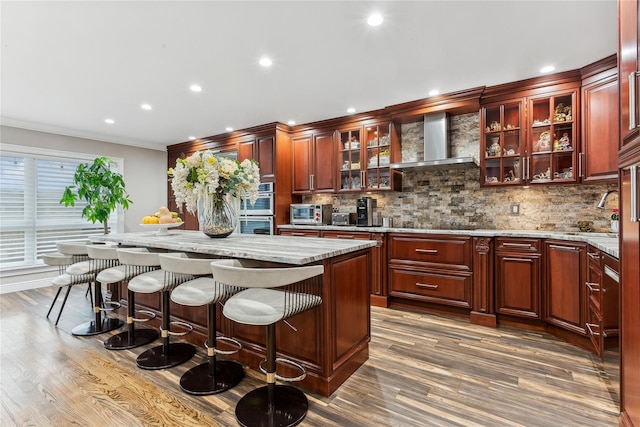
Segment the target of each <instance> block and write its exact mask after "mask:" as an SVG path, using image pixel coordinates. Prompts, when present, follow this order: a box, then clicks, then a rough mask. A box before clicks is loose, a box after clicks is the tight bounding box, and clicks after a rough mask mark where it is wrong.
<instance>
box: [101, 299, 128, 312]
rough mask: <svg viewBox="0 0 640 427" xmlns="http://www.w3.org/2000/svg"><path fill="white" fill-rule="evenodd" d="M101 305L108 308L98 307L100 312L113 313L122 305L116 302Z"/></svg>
mask: <svg viewBox="0 0 640 427" xmlns="http://www.w3.org/2000/svg"><path fill="white" fill-rule="evenodd" d="M103 304H105V305H108V306H109V307H98V310H100V311H107V312H108V311H114V310H117V309H119V308H120V307H122V304H120V303H119V302H116V301H104V302H103Z"/></svg>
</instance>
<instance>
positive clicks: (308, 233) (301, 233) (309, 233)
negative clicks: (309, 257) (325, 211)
mask: <svg viewBox="0 0 640 427" xmlns="http://www.w3.org/2000/svg"><path fill="white" fill-rule="evenodd" d="M279 232H280V235H282V236H298V237H320V230H291V229H284V230H279Z"/></svg>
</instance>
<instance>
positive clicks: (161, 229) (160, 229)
mask: <svg viewBox="0 0 640 427" xmlns="http://www.w3.org/2000/svg"><path fill="white" fill-rule="evenodd" d="M183 224H184V221H182V222H172V223H169V224H140V227H142V228H148V229H150V230H157V233H155V235H156V236H166V235H168V234H169V232H168V231H167V230H168V229H169V228H174V227H180V226H181V225H183Z"/></svg>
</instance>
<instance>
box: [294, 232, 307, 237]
mask: <svg viewBox="0 0 640 427" xmlns="http://www.w3.org/2000/svg"><path fill="white" fill-rule="evenodd" d="M291 235H292V236H300V237H305V236H306V234H304V233H291Z"/></svg>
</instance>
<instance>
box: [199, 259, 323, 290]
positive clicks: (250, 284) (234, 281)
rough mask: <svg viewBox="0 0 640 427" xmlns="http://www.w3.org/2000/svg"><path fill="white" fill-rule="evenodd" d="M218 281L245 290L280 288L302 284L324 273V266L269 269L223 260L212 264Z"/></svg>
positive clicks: (243, 261)
mask: <svg viewBox="0 0 640 427" xmlns="http://www.w3.org/2000/svg"><path fill="white" fill-rule="evenodd" d="M211 271H212V273H213V277H214V278H215V280H216V281H219V282H220V283H224V284H225V285H230V286H239V287H243V288H278V287H281V286H286V285H290V284H292V283H297V282H302V281H304V280H307V279H310V278H312V277H315V276H319V275H321V274H323V273H324V267H323V266H322V265H308V266H301V267H276V268H272V267H269V266H268V264H264V263H260V262H258V261H253V260H245V259H223V260H216V261H213V262H211Z"/></svg>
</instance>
